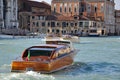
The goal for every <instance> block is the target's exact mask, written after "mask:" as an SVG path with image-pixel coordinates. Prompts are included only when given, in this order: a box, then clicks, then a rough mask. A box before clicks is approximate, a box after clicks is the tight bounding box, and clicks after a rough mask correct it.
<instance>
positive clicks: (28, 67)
mask: <svg viewBox="0 0 120 80" xmlns="http://www.w3.org/2000/svg"><path fill="white" fill-rule="evenodd" d="M49 65H50V64H49V63H43V62H34V61H13V62H12V64H11V72H24V71H36V72H49V71H50V66H49Z"/></svg>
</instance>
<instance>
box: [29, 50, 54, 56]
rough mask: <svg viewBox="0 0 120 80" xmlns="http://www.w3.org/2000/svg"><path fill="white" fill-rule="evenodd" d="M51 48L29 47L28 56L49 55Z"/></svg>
mask: <svg viewBox="0 0 120 80" xmlns="http://www.w3.org/2000/svg"><path fill="white" fill-rule="evenodd" d="M53 50H54V49H53V48H31V49H30V50H29V52H30V56H51V54H52V51H53Z"/></svg>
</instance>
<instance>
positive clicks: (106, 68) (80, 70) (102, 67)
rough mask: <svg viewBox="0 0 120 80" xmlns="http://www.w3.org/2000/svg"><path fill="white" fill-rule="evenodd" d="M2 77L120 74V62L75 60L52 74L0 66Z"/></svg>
mask: <svg viewBox="0 0 120 80" xmlns="http://www.w3.org/2000/svg"><path fill="white" fill-rule="evenodd" d="M0 73H1V74H0V79H2V80H28V79H29V80H55V77H56V76H58V77H61V76H66V77H67V76H79V75H84V74H107V75H111V74H120V64H114V63H106V62H102V63H99V62H90V63H83V62H75V63H74V64H73V65H71V66H69V67H67V68H65V69H62V70H60V71H56V72H54V73H52V74H41V73H38V72H34V71H28V72H24V73H12V72H10V65H3V66H0Z"/></svg>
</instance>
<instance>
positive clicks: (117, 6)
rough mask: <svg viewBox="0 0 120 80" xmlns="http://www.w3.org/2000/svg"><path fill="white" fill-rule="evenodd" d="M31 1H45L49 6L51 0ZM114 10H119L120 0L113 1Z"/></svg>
mask: <svg viewBox="0 0 120 80" xmlns="http://www.w3.org/2000/svg"><path fill="white" fill-rule="evenodd" d="M33 1H40V2H41V1H45V2H47V3H49V4H51V0H33ZM115 9H117V10H120V0H115Z"/></svg>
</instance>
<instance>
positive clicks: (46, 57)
mask: <svg viewBox="0 0 120 80" xmlns="http://www.w3.org/2000/svg"><path fill="white" fill-rule="evenodd" d="M75 54H76V51H75V50H74V49H71V48H70V46H69V45H63V44H61V45H57V44H44V45H40V46H32V47H29V48H27V49H25V51H24V52H23V54H22V57H21V58H22V59H21V60H15V61H12V64H11V72H24V71H30V70H32V71H37V72H41V73H51V72H54V71H57V70H60V69H63V68H65V67H68V66H70V65H71V64H72V63H73V58H74V56H75Z"/></svg>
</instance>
